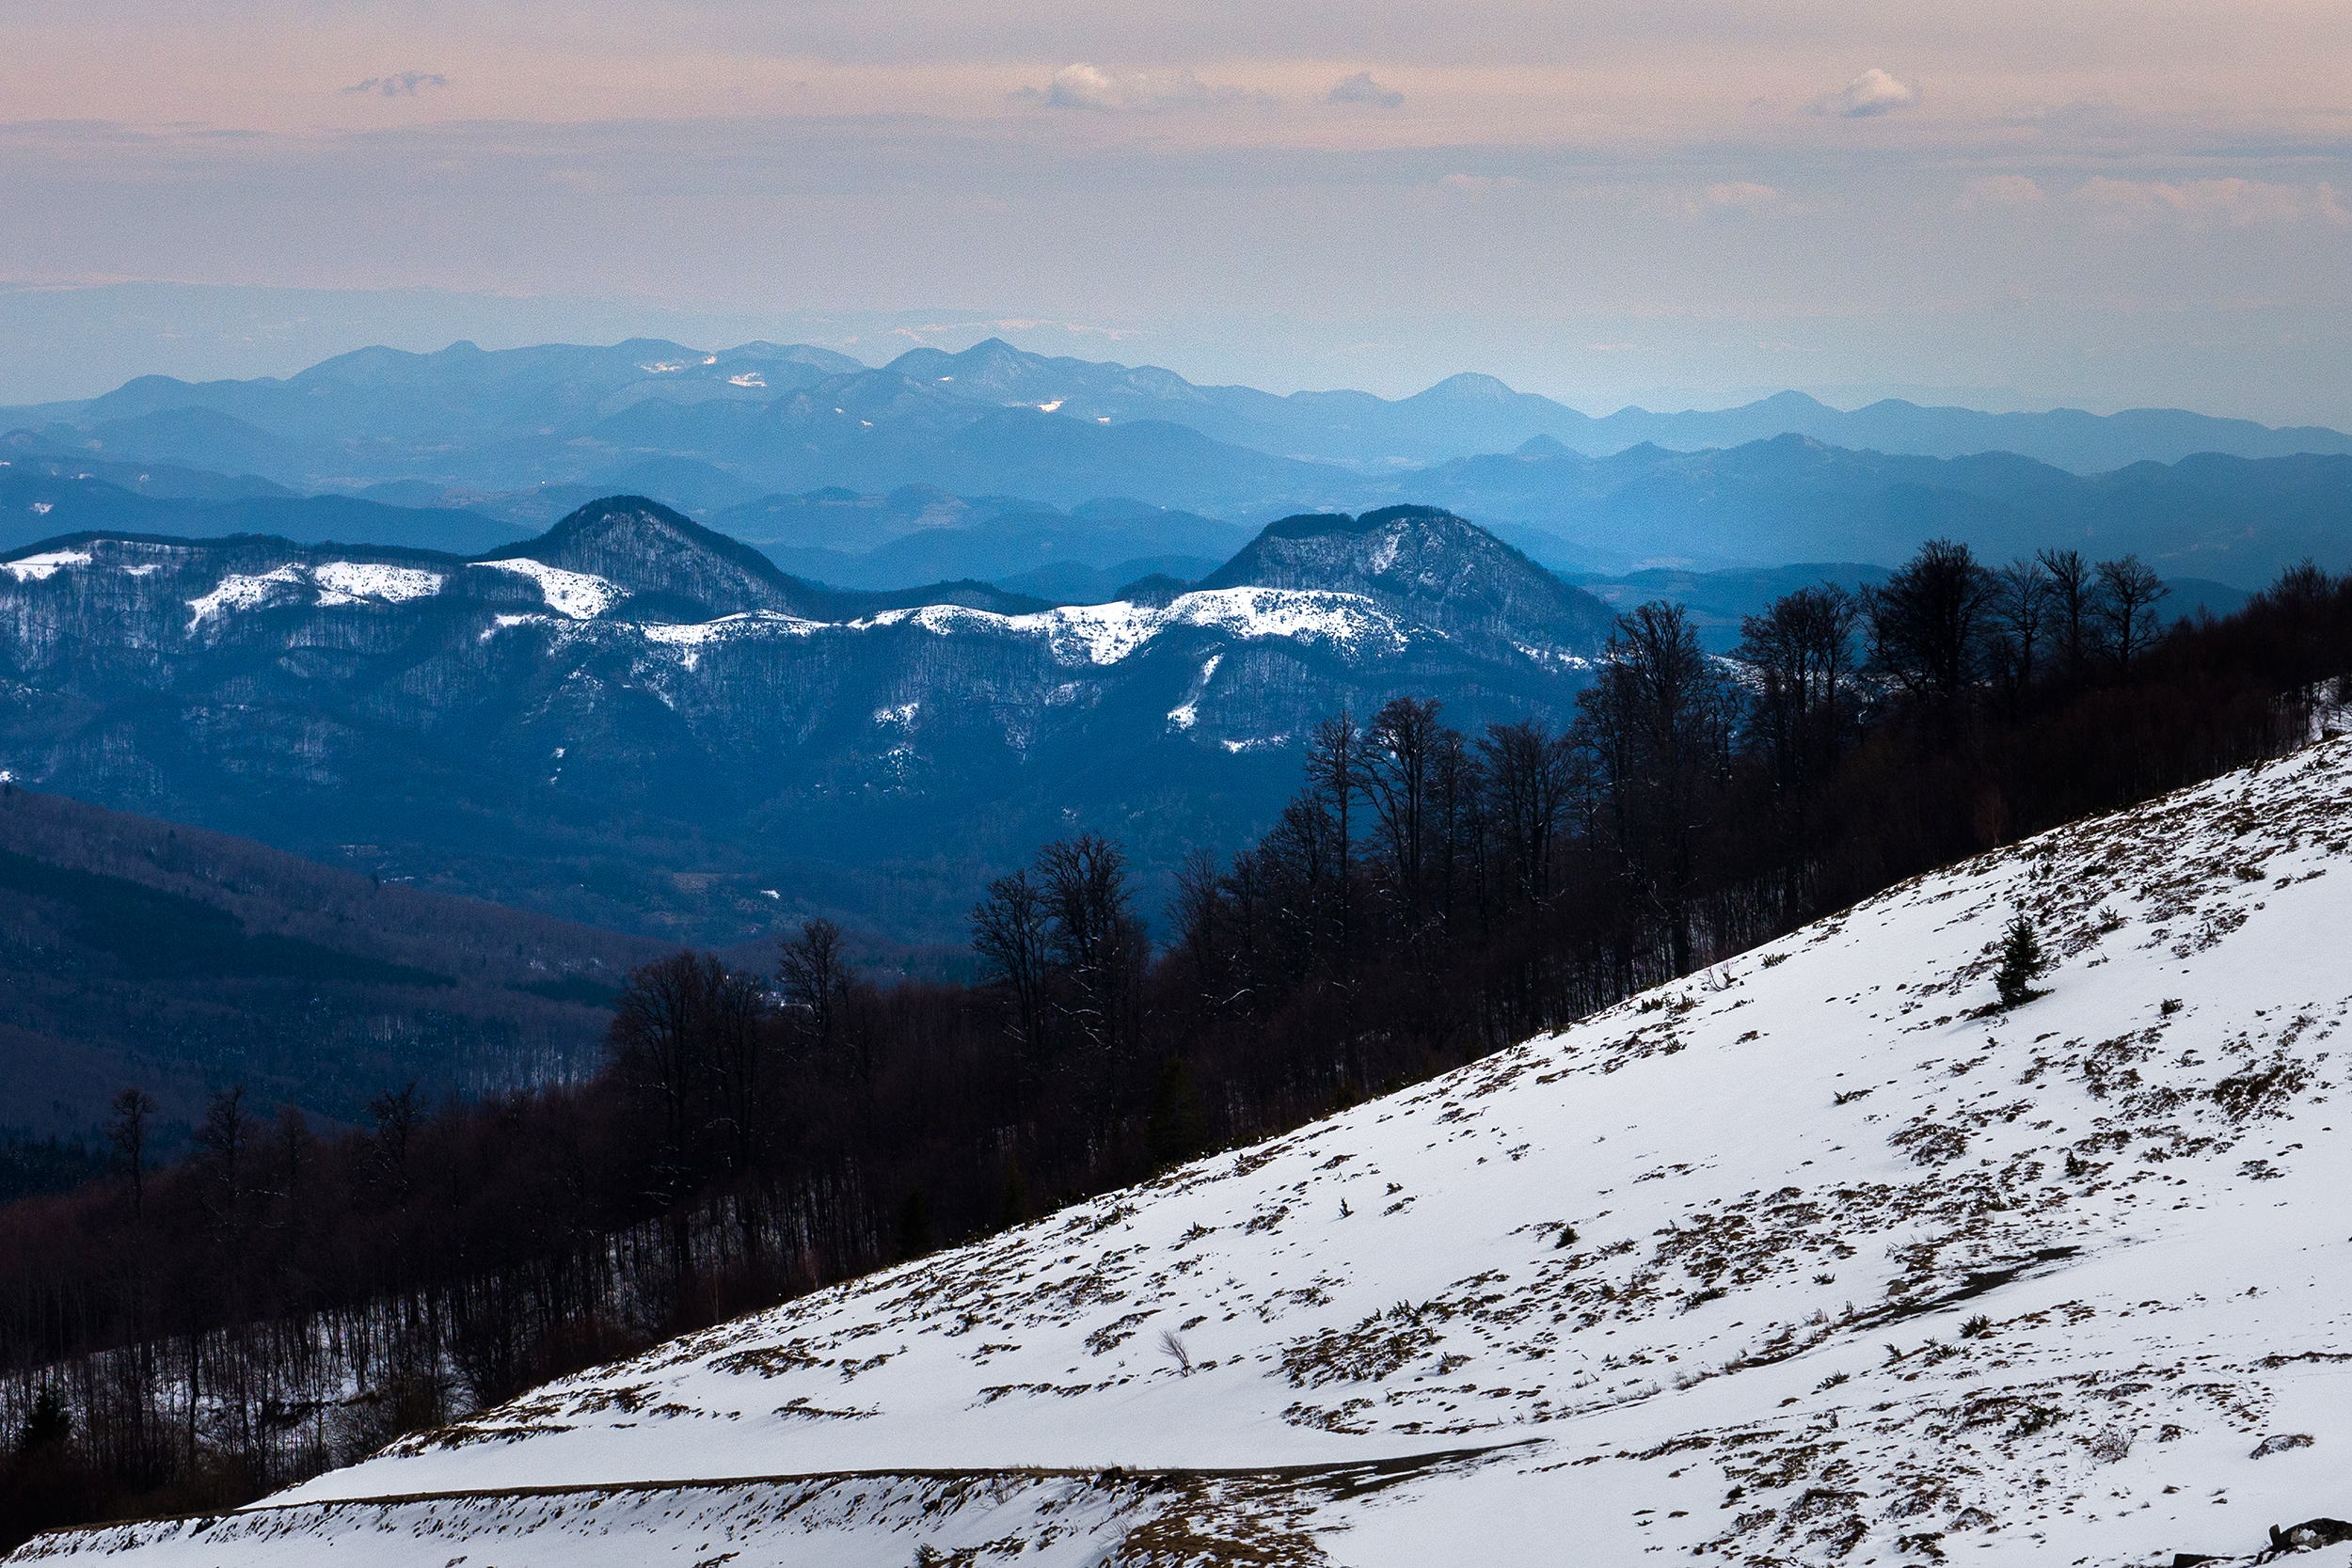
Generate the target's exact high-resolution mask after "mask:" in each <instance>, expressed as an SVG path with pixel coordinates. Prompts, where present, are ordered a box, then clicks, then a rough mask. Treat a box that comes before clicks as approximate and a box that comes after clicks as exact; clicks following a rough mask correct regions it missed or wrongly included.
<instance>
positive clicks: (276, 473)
mask: <svg viewBox="0 0 2352 1568" xmlns="http://www.w3.org/2000/svg"><path fill="white" fill-rule="evenodd" d="M1008 409H1010V410H1017V411H1021V412H1024V413H1028V412H1035V413H1042V414H1045V415H1048V416H1052V417H1055V418H1057V419H1058V420H1060V421H1061V422H1062V423H1063V424H1064V425H1069V426H1086V425H1109V426H1114V427H1116V426H1120V425H1127V424H1136V423H1147V424H1168V425H1175V426H1179V427H1182V428H1183V429H1185V430H1188V431H1191V432H1193V433H1195V434H1197V435H1199V436H1205V437H1207V438H1208V439H1209V440H1211V441H1213V442H1216V443H1218V444H1220V445H1222V446H1228V447H1237V448H1246V449H1248V450H1250V451H1254V452H1257V453H1259V454H1261V455H1263V456H1271V457H1275V458H1288V459H1297V460H1305V461H1308V462H1310V463H1312V464H1317V465H1342V466H1347V467H1357V468H1360V469H1364V470H1366V471H1371V472H1380V471H1384V470H1387V469H1390V468H1392V467H1397V466H1400V465H1403V466H1412V467H1420V466H1425V465H1428V464H1431V463H1439V462H1444V461H1447V460H1449V459H1452V458H1457V457H1467V456H1472V455H1475V454H1477V453H1480V452H1493V451H1511V450H1514V449H1516V448H1518V447H1519V446H1520V445H1521V444H1523V443H1524V442H1526V441H1528V440H1530V439H1533V438H1535V437H1539V436H1540V437H1547V438H1549V439H1551V440H1555V441H1558V442H1560V443H1561V444H1563V445H1565V446H1566V447H1567V448H1569V449H1570V450H1572V451H1579V452H1581V453H1584V454H1586V455H1588V456H1607V455H1610V454H1612V453H1613V452H1617V451H1624V450H1625V449H1627V448H1629V447H1636V446H1640V445H1643V444H1645V443H1647V444H1651V445H1655V446H1659V447H1662V448H1665V449H1667V450H1669V451H1702V450H1706V449H1709V448H1724V447H1735V446H1741V445H1745V444H1746V443H1748V442H1750V441H1756V440H1764V439H1769V438H1771V437H1772V436H1784V435H1799V436H1810V437H1812V438H1813V439H1815V440H1818V441H1820V442H1823V443H1825V444H1828V445H1832V446H1841V447H1848V448H1853V449H1856V450H1869V451H1883V452H1890V453H1899V454H1904V455H1913V456H1926V457H1958V456H1968V455H1974V454H1977V453H1980V452H1988V451H2008V452H2014V453H2016V454H2018V455H2021V456H2026V457H2031V458H2035V459H2037V460H2039V461H2042V462H2045V463H2048V464H2051V465H2053V466H2055V467H2061V468H2065V469H2068V470H2070V471H2072V472H2076V473H2097V472H2106V471H2108V470H2111V469H2114V468H2120V467H2126V466H2128V465H2130V464H2133V463H2138V462H2152V461H2153V462H2164V463H2169V462H2174V461H2177V460H2179V459H2180V458H2183V457H2186V456H2190V455H2193V454H2196V453H2200V452H2220V453H2224V454H2228V455H2232V456H2238V457H2281V456H2290V455H2293V454H2295V453H2298V452H2332V453H2352V436H2346V435H2344V433H2343V432H2340V431H2334V430H2327V429H2320V428H2311V427H2305V428H2294V429H2280V430H2274V429H2271V428H2269V427H2267V426H2264V425H2260V424H2256V423H2254V422H2252V421H2250V420H2226V419H2216V418H2213V417H2210V416H2207V415H2201V414H2193V413H2188V412H2185V411H2183V410H2179V409H2130V410H2126V411H2124V412H2122V413H2120V414H2114V415H2094V414H2089V413H2084V412H2082V411H2080V410H2075V409H2056V410H2052V411H2048V412H2043V413H2011V414H1987V413H1980V412H1978V411H1976V410H1973V409H1966V408H1932V407H1921V406H1919V405H1917V404H1911V403H1905V402H1902V401H1900V400H1894V399H1890V400H1886V401H1883V402H1879V403H1874V404H1870V405H1868V406H1867V407H1865V408H1859V409H1854V410H1851V411H1846V410H1839V409H1835V408H1831V407H1829V406H1827V405H1826V404H1821V403H1819V402H1817V401H1815V400H1814V399H1812V398H1809V397H1806V396H1804V394H1802V393H1798V392H1783V393H1780V394H1778V395H1776V396H1773V397H1770V398H1765V399H1763V400H1761V401H1759V402H1756V403H1751V404H1745V405H1743V406H1740V407H1738V408H1728V409H1720V410H1712V411H1705V412H1702V411H1684V412H1680V413H1654V412H1651V411H1649V410H1646V409H1641V408H1626V409H1621V410H1619V411H1618V412H1616V413H1614V414H1610V415H1607V416H1605V417H1601V418H1595V417H1593V416H1590V415H1586V414H1583V413H1581V412H1580V411H1578V410H1576V409H1573V408H1570V407H1567V406H1566V405H1565V404H1560V403H1556V402H1554V401H1552V400H1551V399H1549V398H1546V397H1541V396H1537V395H1536V394H1534V393H1529V392H1519V391H1515V390H1513V389H1512V388H1510V387H1508V386H1505V385H1504V384H1503V383H1502V382H1501V381H1498V380H1496V379H1495V378H1493V377H1492V376H1485V375H1475V374H1462V375H1455V376H1452V377H1449V378H1448V379H1446V380H1444V381H1441V382H1439V383H1438V384H1437V385H1436V386H1434V387H1431V388H1428V389H1427V390H1426V391H1422V392H1419V393H1416V394H1414V395H1413V396H1411V397H1407V398H1401V399H1395V400H1390V399H1384V398H1379V397H1375V396H1374V395H1373V394H1371V393H1368V392H1354V391H1330V392H1295V393H1292V394H1290V395H1288V396H1276V395H1274V394H1272V393H1267V392H1261V391H1258V390H1256V389H1254V388H1248V387H1200V386H1196V385H1194V384H1193V383H1191V382H1188V381H1186V380H1185V379H1184V377H1182V376H1179V375H1176V374H1175V373H1173V372H1168V371H1164V370H1158V369H1154V368H1152V367H1149V366H1146V367H1139V368H1131V367H1128V366H1125V365H1118V364H1105V363H1094V362H1090V361H1088V360H1082V359H1074V358H1068V357H1057V358H1048V357H1045V356H1041V355H1035V354H1027V353H1024V352H1023V351H1021V350H1018V349H1015V348H1013V347H1011V346H1010V345H1009V344H1007V343H1005V342H1003V341H999V340H995V339H991V340H989V341H986V342H983V343H980V344H977V345H976V346H975V347H972V348H969V349H966V350H964V351H963V352H962V353H960V354H948V353H946V352H943V351H941V350H938V349H929V348H918V349H914V350H910V351H909V352H908V353H906V354H903V355H900V356H898V358H896V359H894V360H892V361H891V362H890V363H889V364H888V365H887V366H884V367H882V369H880V370H873V369H868V368H867V367H866V366H865V365H863V364H861V363H859V362H858V361H856V360H854V359H851V358H849V357H848V356H844V355H840V354H835V353H833V352H831V351H829V350H825V349H819V348H813V347H810V346H808V345H805V344H798V345H792V346H779V345H777V344H773V343H745V344H742V345H740V346H739V347H736V348H731V349H725V350H722V351H719V352H716V353H705V352H702V351H699V350H695V349H690V348H687V347H685V346H683V345H681V344H677V343H672V342H665V341H658V340H637V341H629V342H625V343H619V344H615V345H613V346H612V347H609V348H599V347H579V346H570V345H560V344H551V345H546V346H542V347H538V348H527V349H509V350H501V351H498V352H485V351H483V350H482V349H479V348H476V347H475V346H474V345H473V344H471V343H457V344H453V346H451V347H450V348H447V349H444V350H442V351H441V352H439V353H437V354H404V353H400V352H398V351H395V350H391V349H385V348H372V349H362V350H360V351H358V352H357V353H354V354H347V355H343V356H339V357H337V358H334V359H329V360H326V361H325V362H323V363H321V364H318V365H314V366H312V367H311V368H310V369H309V370H307V371H303V372H300V373H298V374H296V375H294V376H290V377H288V378H286V379H284V380H277V379H271V378H264V379H262V380H257V381H229V382H207V383H200V384H193V383H188V382H183V381H177V380H174V379H172V378H169V377H166V376H142V377H140V378H138V379H136V380H134V381H131V382H128V383H126V384H125V385H123V386H122V387H120V388H117V389H116V390H114V391H112V392H109V393H107V394H105V395H104V396H103V397H99V398H94V399H91V400H89V401H88V402H87V403H83V404H45V405H42V406H41V407H40V408H39V409H24V410H8V409H0V420H8V419H9V418H10V416H12V415H13V416H15V422H19V423H25V424H31V425H34V426H37V427H45V431H44V433H45V434H51V435H54V436H57V437H59V438H62V439H66V440H69V441H71V442H73V443H76V444H79V445H83V446H85V447H87V450H88V451H93V452H99V453H103V454H105V455H118V454H119V455H125V456H131V457H135V458H145V459H161V458H165V457H172V458H176V459H178V460H180V461H183V462H187V463H190V464H192V465H194V466H196V467H208V468H221V467H226V468H228V469H230V470H231V471H250V472H255V473H262V474H267V475H270V476H271V477H274V478H280V479H283V478H285V477H286V476H287V474H289V473H290V472H293V471H294V469H296V468H300V469H302V470H303V471H304V472H305V474H306V476H307V477H308V478H309V479H310V481H312V482H313V485H314V486H315V483H318V482H321V481H324V480H326V479H329V478H332V477H335V476H341V477H342V479H344V480H346V481H349V480H352V479H354V478H356V477H357V476H360V475H372V476H373V477H375V478H377V479H387V478H396V477H402V476H406V475H415V476H418V477H442V478H449V479H453V480H457V481H459V482H462V483H498V484H500V485H502V486H503V487H506V488H516V487H519V486H518V483H516V478H517V476H519V475H525V474H527V475H528V477H527V478H526V479H523V480H522V481H521V483H535V482H537V481H540V480H545V479H549V478H552V477H555V475H556V473H557V472H559V471H560V472H562V473H563V475H564V477H565V478H568V479H572V480H579V481H587V482H591V483H598V482H600V483H608V484H610V483H612V481H613V479H614V478H615V473H614V472H613V471H612V466H613V465H615V464H627V463H628V462H630V461H632V460H635V459H637V458H639V457H641V456H644V455H652V454H657V453H693V454H696V455H699V456H702V457H705V458H707V459H709V460H711V461H713V462H717V463H719V464H721V465H722V466H723V467H728V468H730V469H733V470H736V471H739V472H740V473H743V474H745V475H746V476H753V477H755V478H756V481H757V483H760V484H761V485H762V486H763V487H769V488H796V487H802V488H805V487H813V486H814V485H815V484H818V483H843V484H850V485H852V486H853V487H857V488H882V489H888V488H891V487H892V486H894V485H895V484H898V483H909V482H926V481H927V482H929V483H939V484H942V485H944V486H946V487H947V488H950V489H963V490H975V489H977V490H979V491H990V490H994V489H997V488H999V487H998V486H995V485H993V484H977V485H976V484H973V483H969V482H968V476H962V477H957V478H948V477H943V476H941V475H936V474H934V475H929V476H925V475H916V474H912V473H898V472H896V471H895V470H896V467H903V466H904V465H905V464H906V462H907V461H908V460H909V456H910V453H909V451H908V445H909V443H908V441H907V440H906V437H907V436H909V435H911V434H917V433H919V434H920V435H921V436H928V437H930V438H932V439H934V440H937V439H942V438H945V437H946V436H950V435H952V434H953V433H954V432H956V431H959V430H961V429H962V428H963V427H965V426H967V425H973V424H977V423H980V422H981V421H983V420H988V419H989V417H990V416H991V415H993V414H996V413H998V412H999V411H1002V410H1008ZM1030 425H1031V421H1026V420H1017V421H1011V422H1007V421H1003V420H998V421H997V422H996V423H995V424H993V425H991V426H989V427H987V428H985V429H984V430H983V431H982V432H981V433H980V439H979V440H978V441H977V443H976V445H977V448H979V449H981V450H980V451H977V452H976V451H965V452H963V453H961V457H962V460H963V462H964V463H965V464H966V465H967V466H968V467H972V466H980V465H984V464H985V463H986V462H987V461H989V458H988V456H987V455H986V454H987V453H988V452H993V451H997V450H998V449H1002V450H1003V451H1004V452H1005V453H1007V454H1010V455H1012V456H1013V457H1014V458H1015V460H1016V461H1017V460H1018V456H1019V448H1020V447H1021V445H1022V444H1023V442H1024V441H1026V442H1028V443H1031V444H1042V445H1044V446H1046V447H1049V448H1053V449H1054V450H1057V451H1060V452H1061V453H1062V455H1063V456H1065V457H1070V456H1076V457H1078V458H1080V459H1081V460H1082V461H1083V460H1089V459H1090V460H1093V461H1096V462H1101V461H1119V462H1124V463H1126V464H1127V465H1129V466H1130V467H1132V466H1134V465H1135V464H1136V463H1137V462H1139V461H1148V460H1150V459H1151V458H1152V457H1153V456H1154V455H1157V456H1160V457H1167V456H1169V455H1171V454H1174V453H1177V452H1181V451H1184V450H1187V449H1185V448H1184V447H1183V446H1182V445H1181V444H1177V445H1171V444H1170V440H1169V438H1168V437H1166V436H1159V437H1154V438H1151V439H1146V440H1143V441H1132V440H1131V441H1120V440H1117V439H1108V440H1104V439H1097V440H1094V441H1090V442H1089V441H1087V440H1084V439H1082V438H1078V437H1075V436H1069V435H1068V433H1067V432H1064V431H1059V430H1056V431H1054V432H1053V433H1052V434H1051V435H1040V434H1038V433H1037V432H1036V431H1035V430H1034V429H1032V428H1029V427H1030ZM869 433H877V434H869ZM1097 434H1098V435H1105V434H1107V435H1114V436H1115V434H1116V433H1115V432H1113V433H1097ZM1057 436H1063V437H1067V438H1066V439H1063V440H1059V441H1057V440H1056V437H1057ZM93 442H94V443H96V445H94V446H90V445H88V443H93ZM916 444H918V445H919V444H921V443H920V442H918V443H916ZM454 453H462V454H463V456H462V457H456V458H453V454H454ZM812 455H814V456H817V457H818V458H820V459H821V460H822V462H823V465H824V466H826V467H828V468H829V470H830V472H829V476H828V477H823V478H819V479H816V480H805V479H804V478H803V476H804V475H805V474H806V473H807V471H808V465H807V461H806V460H807V459H808V458H809V457H811V456H812ZM894 466H895V467H894ZM882 469H892V470H893V472H892V474H891V475H890V476H888V477H885V478H883V479H881V480H877V479H876V478H875V474H876V473H877V471H879V470H882ZM1281 472H1282V470H1279V469H1265V470H1262V471H1261V472H1260V474H1259V475H1258V478H1259V480H1260V482H1261V483H1264V482H1266V481H1268V480H1271V479H1273V478H1275V477H1276V476H1277V475H1279V474H1280V473H1281ZM1290 478H1291V479H1293V480H1294V481H1295V479H1296V476H1295V475H1291V476H1290ZM1014 488H1015V489H1016V490H1019V491H1020V493H1025V494H1034V495H1039V496H1041V498H1042V499H1051V500H1071V501H1074V500H1081V499H1088V497H1087V496H1082V495H1072V496H1067V497H1064V496H1061V495H1058V494H1055V493H1051V492H1044V491H1037V490H1033V489H1023V488H1022V487H1019V486H1015V487H1014ZM1121 493H1132V494H1152V489H1151V487H1149V486H1137V485H1135V484H1129V485H1125V486H1120V485H1112V486H1109V487H1106V488H1098V489H1095V490H1092V491H1091V492H1089V494H1091V495H1113V494H1121ZM1163 499H1165V498H1163Z"/></svg>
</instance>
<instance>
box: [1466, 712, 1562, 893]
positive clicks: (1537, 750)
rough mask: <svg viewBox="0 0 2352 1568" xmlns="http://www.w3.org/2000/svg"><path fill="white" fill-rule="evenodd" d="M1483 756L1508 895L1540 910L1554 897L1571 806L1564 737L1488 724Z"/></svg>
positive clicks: (1531, 726)
mask: <svg viewBox="0 0 2352 1568" xmlns="http://www.w3.org/2000/svg"><path fill="white" fill-rule="evenodd" d="M1478 758H1479V764H1480V773H1481V776H1482V777H1483V778H1484V780H1485V781H1486V785H1487V794H1488V800H1489V802H1490V804H1491V806H1492V808H1493V813H1494V827H1495V830H1496V832H1497V833H1498V835H1499V836H1500V838H1501V839H1502V861H1503V865H1502V874H1503V875H1504V876H1506V877H1507V878H1508V879H1509V888H1510V892H1509V895H1510V896H1511V897H1513V898H1514V899H1515V900H1517V901H1520V902H1524V903H1527V904H1531V905H1538V906H1540V905H1542V904H1543V903H1545V902H1546V901H1547V900H1548V899H1549V897H1550V895H1551V845H1552V840H1553V838H1554V837H1555V836H1557V835H1558V833H1559V832H1560V818H1561V815H1562V814H1563V813H1564V812H1565V810H1566V809H1567V803H1568V781H1569V757H1568V748H1567V745H1566V744H1565V737H1563V736H1555V735H1552V734H1551V733H1549V731H1547V730H1546V729H1545V728H1544V727H1543V725H1541V724H1539V723H1536V722H1534V721H1532V720H1522V721H1519V722H1518V723H1513V724H1489V725H1487V726H1486V734H1485V735H1484V736H1480V737H1479V741H1478Z"/></svg>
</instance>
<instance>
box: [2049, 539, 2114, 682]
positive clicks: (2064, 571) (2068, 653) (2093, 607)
mask: <svg viewBox="0 0 2352 1568" xmlns="http://www.w3.org/2000/svg"><path fill="white" fill-rule="evenodd" d="M2034 560H2035V562H2037V563H2038V564H2040V566H2041V567H2042V571H2044V572H2045V573H2047V574H2048V575H2049V578H2050V629H2051V631H2052V632H2053V633H2055V634H2056V636H2057V638H2058V653H2059V654H2060V655H2061V656H2062V657H2064V659H2065V661H2066V673H2068V674H2070V675H2074V674H2080V673H2082V668H2083V663H2084V661H2085V660H2086V659H2088V658H2089V657H2090V651H2091V647H2092V645H2093V642H2094V641H2095V640H2096V639H2095V633H2096V631H2097V619H2098V602H2099V594H2098V589H2097V587H2096V586H2095V585H2094V584H2093V582H2092V580H2091V575H2090V562H2087V561H2085V560H2084V559H2083V553H2082V551H2080V550H2057V549H2051V550H2043V551H2042V552H2041V553H2040V554H2038V555H2036V556H2035V557H2034Z"/></svg>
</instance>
